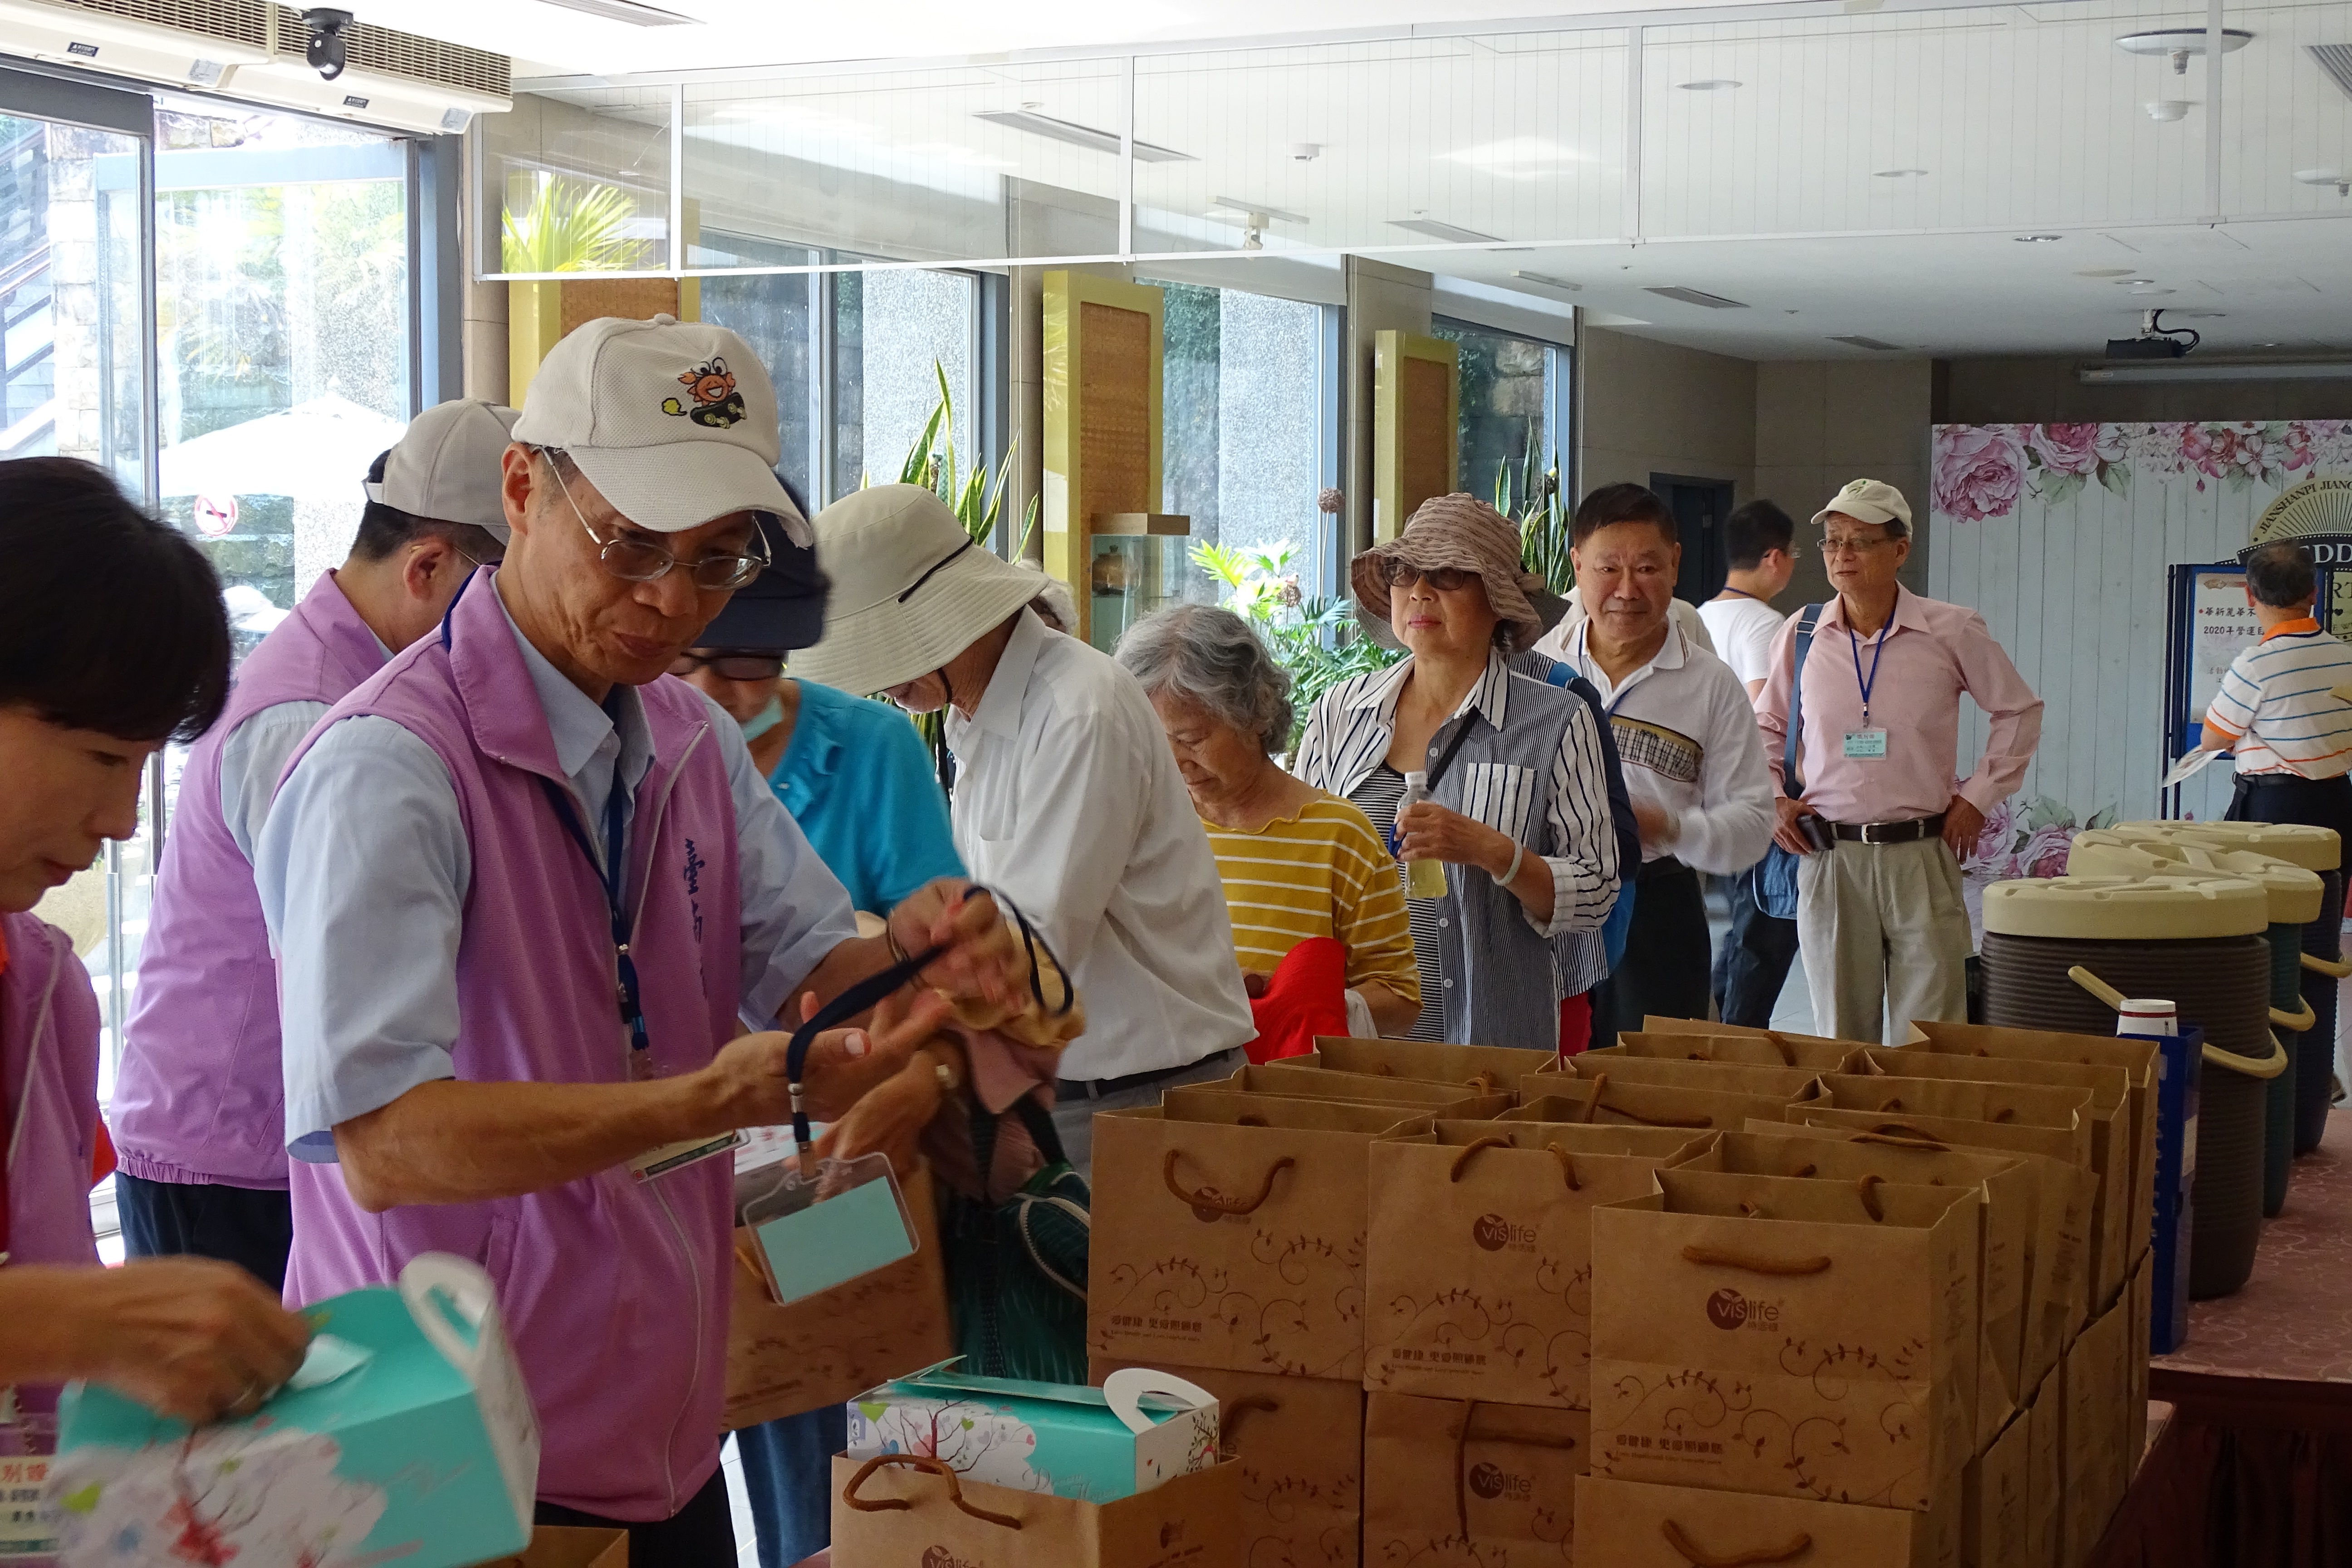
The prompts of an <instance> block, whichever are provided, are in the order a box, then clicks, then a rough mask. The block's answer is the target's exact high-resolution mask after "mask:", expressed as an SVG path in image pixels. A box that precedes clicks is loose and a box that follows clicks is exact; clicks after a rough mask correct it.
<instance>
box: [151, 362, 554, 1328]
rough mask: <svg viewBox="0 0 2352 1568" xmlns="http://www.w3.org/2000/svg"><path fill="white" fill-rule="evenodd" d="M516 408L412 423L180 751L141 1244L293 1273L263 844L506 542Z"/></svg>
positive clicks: (162, 908)
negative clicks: (503, 485) (256, 879)
mask: <svg viewBox="0 0 2352 1568" xmlns="http://www.w3.org/2000/svg"><path fill="white" fill-rule="evenodd" d="M514 422H515V411H514V410H513V409H511V408H502V407H499V406H498V405H494V404H488V403H477V402H472V401H467V400H463V399H461V400H459V401H457V402H452V403H444V404H442V405H439V406H437V407H434V408H428V409H426V410H425V412H424V413H422V414H420V415H418V416H416V418H415V420H414V421H412V422H411V423H410V425H409V426H408V428H407V430H406V431H404V432H403V434H402V435H401V437H400V440H399V442H398V443H397V444H396V445H394V447H392V449H391V450H389V451H387V452H385V453H384V454H383V456H382V457H380V458H377V459H376V466H375V468H374V469H373V470H372V471H371V472H370V473H369V475H368V479H367V485H366V495H367V498H368V499H367V507H366V510H363V511H362V513H361V514H360V527H359V534H358V536H357V537H356V538H355V539H354V540H353V541H352V552H351V554H350V556H349V557H348V558H346V559H345V560H344V562H343V563H342V565H341V567H340V568H339V569H337V570H335V571H332V572H329V573H326V574H323V575H321V576H320V579H319V581H318V582H317V584H314V585H313V586H312V587H311V589H310V592H309V593H308V594H306V595H303V596H302V602H301V603H300V604H299V605H295V606H294V613H293V614H291V615H289V616H287V617H286V618H285V619H284V620H283V621H280V622H279V623H278V626H276V627H275V628H274V629H273V630H272V631H271V632H270V634H269V635H268V637H264V638H262V639H261V646H260V647H257V648H255V649H254V650H253V652H252V653H251V654H250V655H249V656H248V657H247V658H246V661H245V663H244V665H243V667H242V668H239V669H238V671H237V675H236V689H235V690H234V691H233V692H232V693H231V695H230V698H229V704H228V708H227V710H226V711H225V712H224V713H223V714H222V715H221V717H220V720H219V721H218V722H216V723H215V724H214V725H213V726H212V728H211V729H209V730H207V731H205V734H204V737H203V739H201V740H199V741H198V742H196V743H195V745H194V748H192V749H191V750H190V752H188V763H187V769H186V771H185V772H184V773H183V774H182V775H181V782H180V800H179V806H178V809H176V810H175V811H174V812H173V814H172V830H171V832H170V833H169V834H168V835H167V836H166V837H164V840H163V866H162V868H160V870H159V872H158V874H157V876H156V879H155V904H154V909H153V911H152V914H151V916H150V917H149V920H148V924H147V937H146V940H145V942H142V944H141V946H140V950H139V990H138V993H137V995H138V1000H137V1003H136V1005H134V1006H133V1007H132V1008H131V1019H130V1022H129V1024H128V1026H126V1027H125V1029H124V1031H123V1048H122V1067H121V1076H120V1077H119V1078H118V1079H116V1082H115V1089H114V1102H113V1104H112V1106H111V1107H110V1109H109V1116H110V1124H111V1128H112V1131H113V1133H114V1140H115V1147H116V1149H117V1151H118V1152H119V1154H120V1157H121V1169H120V1170H118V1171H117V1172H116V1173H115V1176H114V1193H115V1201H116V1204H117V1206H118V1207H119V1208H120V1210H121V1215H122V1239H123V1246H124V1250H126V1251H127V1252H128V1253H129V1254H130V1255H131V1257H133V1258H158V1257H165V1256H169V1255H173V1254H181V1253H184V1254H191V1255H194V1256H196V1257H202V1258H219V1259H220V1260H222V1261H223V1262H225V1263H236V1264H239V1265H242V1266H243V1267H244V1268H246V1269H247V1270H248V1271H249V1272H251V1273H252V1274H253V1275H254V1276H255V1277H256V1278H257V1279H260V1280H262V1281H263V1282H264V1283H266V1284H267V1285H268V1287H269V1288H270V1289H273V1290H277V1289H283V1288H284V1286H285V1283H286V1253H287V1248H288V1247H290V1246H292V1244H293V1238H294V1216H293V1212H292V1210H291V1208H290V1206H289V1199H288V1198H287V1195H286V1184H287V1175H286V1130H285V1116H284V1104H283V1096H284V1094H285V1088H286V1079H285V1073H284V1069H283V1068H282V1067H281V1065H280V1063H279V1061H278V968H277V963H276V960H275V959H274V958H273V957H272V956H271V954H270V951H269V933H268V931H267V930H266V929H265V928H264V926H263V924H262V920H261V900H260V896H259V895H258V894H257V893H256V892H255V890H254V886H253V852H254V844H255V841H256V840H257V839H258V838H259V837H261V825H262V823H263V822H264V821H266V820H267V819H268V816H269V802H270V797H271V796H272V795H274V794H276V792H277V789H278V776H279V775H280V774H282V773H285V771H286V762H287V759H288V758H289V757H291V756H292V755H293V754H294V749H295V747H296V746H298V745H299V744H300V743H301V741H302V737H303V736H305V735H307V734H309V733H310V726H311V725H313V724H315V723H317V722H318V721H319V720H320V718H321V717H323V716H324V715H325V713H326V711H327V710H328V709H329V708H331V707H332V706H333V705H334V704H335V703H337V702H339V701H341V700H342V699H343V698H344V696H346V695H347V694H348V693H349V692H350V691H351V689H352V688H353V687H355V686H357V685H358V684H359V683H360V682H361V681H362V680H365V679H367V678H368V677H369V676H371V675H373V674H374V673H375V672H376V671H377V670H379V669H382V668H383V665H384V661H385V660H387V659H389V658H391V657H392V656H393V654H394V653H395V652H397V651H398V650H400V649H402V648H404V647H407V646H408V645H409V644H411V643H413V642H415V641H416V640H417V639H418V638H419V637H424V636H425V635H426V634H427V633H429V632H431V631H432V630H433V629H434V628H435V627H436V626H439V625H440V624H441V616H442V615H443V614H444V613H445V612H446V610H447V609H448V608H449V601H450V600H452V599H454V598H456V597H457V589H458V587H459V585H460V584H463V583H464V582H465V581H466V579H467V577H469V576H471V575H473V573H474V569H475V568H476V567H477V566H480V565H483V564H485V563H491V562H495V561H497V560H498V559H499V555H500V554H501V553H502V552H504V550H505V549H506V543H505V538H506V531H507V530H506V513H505V510H504V503H503V502H502V501H501V500H500V499H499V465H500V464H501V462H503V461H504V459H505V456H506V449H507V432H508V431H509V429H511V428H512V427H513V426H514Z"/></svg>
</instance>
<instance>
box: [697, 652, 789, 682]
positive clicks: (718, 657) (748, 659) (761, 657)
mask: <svg viewBox="0 0 2352 1568" xmlns="http://www.w3.org/2000/svg"><path fill="white" fill-rule="evenodd" d="M698 669H708V670H709V671H710V673H711V674H713V675H715V676H717V677H718V678H719V679H721V680H773V679H777V678H778V677H779V676H781V675H782V674H783V673H784V661H783V658H782V656H780V655H777V654H772V653H682V654H679V655H678V656H677V659H676V660H675V661H673V662H672V663H671V665H670V667H669V672H670V673H671V674H672V675H692V674H693V673H694V672H695V671H696V670H698Z"/></svg>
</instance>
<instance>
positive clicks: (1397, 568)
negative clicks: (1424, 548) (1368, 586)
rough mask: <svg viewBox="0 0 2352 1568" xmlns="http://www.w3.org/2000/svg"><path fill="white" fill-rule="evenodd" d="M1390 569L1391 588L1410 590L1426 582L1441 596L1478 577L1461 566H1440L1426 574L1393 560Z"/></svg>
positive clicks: (1417, 568)
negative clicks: (1413, 586) (1414, 585)
mask: <svg viewBox="0 0 2352 1568" xmlns="http://www.w3.org/2000/svg"><path fill="white" fill-rule="evenodd" d="M1388 569H1389V586H1390V587H1391V588H1410V587H1412V585H1413V584H1416V583H1422V582H1426V583H1427V584H1429V585H1430V586H1431V587H1433V588H1434V589H1436V590H1437V591H1438V592H1439V593H1441V594H1451V593H1452V592H1454V590H1455V589H1456V588H1459V587H1461V586H1462V584H1465V583H1467V582H1469V581H1470V580H1471V579H1472V578H1473V577H1475V576H1476V575H1478V574H1476V573H1475V572H1465V571H1464V570H1463V569H1462V568H1461V567H1459V566H1439V567H1436V568H1433V570H1431V571H1427V572H1424V571H1423V570H1422V569H1421V568H1420V567H1418V566H1408V565H1406V564H1405V563H1403V562H1402V561H1397V560H1393V559H1392V560H1391V561H1390V562H1389V563H1388Z"/></svg>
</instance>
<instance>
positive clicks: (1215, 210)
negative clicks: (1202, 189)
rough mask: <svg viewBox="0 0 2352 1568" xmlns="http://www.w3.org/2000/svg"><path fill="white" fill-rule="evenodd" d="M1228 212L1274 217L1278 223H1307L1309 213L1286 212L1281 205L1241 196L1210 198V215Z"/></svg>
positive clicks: (1220, 214) (1217, 215)
mask: <svg viewBox="0 0 2352 1568" xmlns="http://www.w3.org/2000/svg"><path fill="white" fill-rule="evenodd" d="M1228 213H1234V214H1239V215H1240V216H1243V217H1245V218H1253V217H1254V218H1272V219H1274V220H1275V221H1276V222H1278V223H1305V222H1307V215H1306V214H1305V213H1288V212H1285V211H1283V210H1282V209H1281V208H1280V207H1276V206H1268V205H1266V204H1265V203H1264V202H1254V201H1250V200H1247V199H1246V198H1244V197H1241V196H1211V197H1210V198H1209V216H1211V217H1222V216H1225V215H1226V214H1228Z"/></svg>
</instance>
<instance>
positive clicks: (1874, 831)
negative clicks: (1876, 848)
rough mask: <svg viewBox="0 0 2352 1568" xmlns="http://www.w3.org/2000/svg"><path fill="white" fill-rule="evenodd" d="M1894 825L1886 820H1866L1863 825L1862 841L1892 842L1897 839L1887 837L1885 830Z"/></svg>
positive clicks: (1874, 842)
mask: <svg viewBox="0 0 2352 1568" xmlns="http://www.w3.org/2000/svg"><path fill="white" fill-rule="evenodd" d="M1891 826H1894V825H1893V824H1892V823H1885V822H1865V823H1864V824H1863V825H1862V841H1863V842H1864V844H1892V843H1893V842H1895V841H1894V840H1893V839H1892V838H1889V837H1886V832H1885V830H1886V829H1887V828H1889V827H1891Z"/></svg>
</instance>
